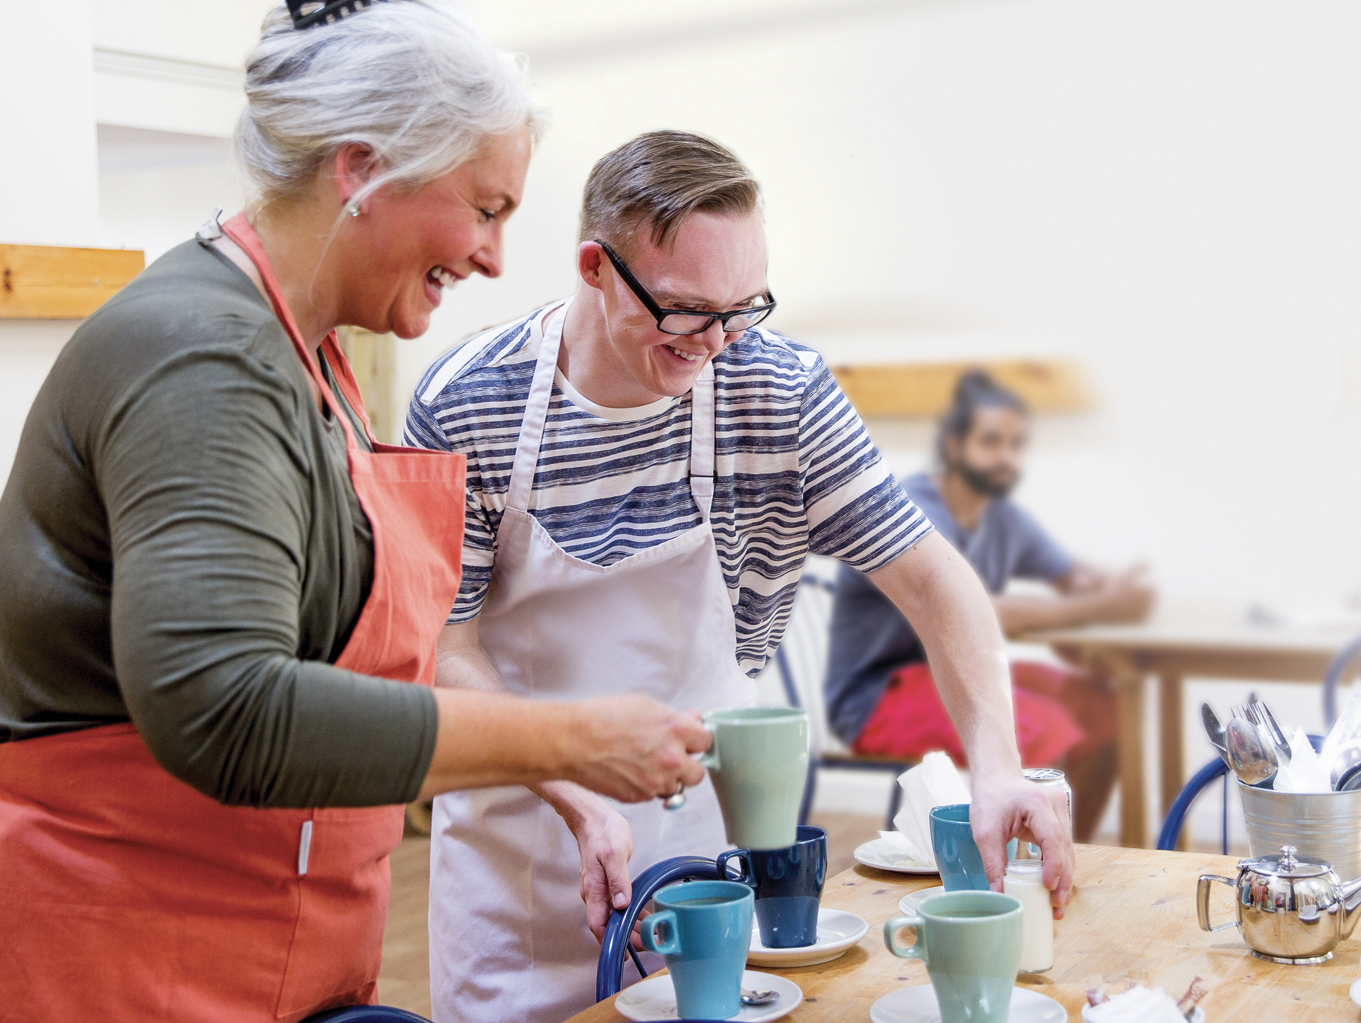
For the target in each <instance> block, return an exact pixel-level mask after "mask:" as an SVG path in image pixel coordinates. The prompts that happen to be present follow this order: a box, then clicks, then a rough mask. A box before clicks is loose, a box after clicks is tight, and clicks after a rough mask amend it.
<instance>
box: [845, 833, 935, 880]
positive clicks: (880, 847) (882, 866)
mask: <svg viewBox="0 0 1361 1023" xmlns="http://www.w3.org/2000/svg"><path fill="white" fill-rule="evenodd" d="M855 862H856V863H861V864H864V865H865V866H867V867H873V868H874V869H875V870H892V871H894V872H895V873H898V874H938V873H940V871H938V870H937V869H936V868H935V867H933V866H930V865H929V864H926V863H918V862H917V861H916V860H909V859H906V858H905V857H902V856H900V855H898V854H897V853H895V852H894V851H893V847H892V846H891V845H889V844H888V843H887V842H885V841H884V840H883V839H882V838H876V839H873V840H871V841H869V842H866V843H865V844H864V845H861V846H859V847H857V848H856V850H855Z"/></svg>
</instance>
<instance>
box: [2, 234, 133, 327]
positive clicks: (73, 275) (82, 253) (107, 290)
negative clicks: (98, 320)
mask: <svg viewBox="0 0 1361 1023" xmlns="http://www.w3.org/2000/svg"><path fill="white" fill-rule="evenodd" d="M145 265H146V259H145V257H144V255H143V253H142V252H140V251H138V250H135V249H68V248H62V247H59V246H55V245H4V244H0V319H9V320H14V319H27V320H81V319H84V318H85V317H86V316H89V315H90V314H91V313H92V312H94V311H95V310H96V309H98V308H99V307H100V306H101V305H103V304H104V303H105V302H107V301H108V300H109V299H110V298H111V297H112V296H113V295H114V294H115V293H116V292H117V291H118V290H119V289H120V288H122V287H123V285H125V284H127V283H128V282H129V281H131V280H132V279H133V278H134V277H136V276H137V275H138V274H139V273H141V272H142V268H143V267H144V266H145Z"/></svg>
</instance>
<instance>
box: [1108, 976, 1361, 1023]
mask: <svg viewBox="0 0 1361 1023" xmlns="http://www.w3.org/2000/svg"><path fill="white" fill-rule="evenodd" d="M1356 984H1361V980H1358V981H1357V982H1356ZM1356 984H1353V985H1352V987H1353V988H1354V987H1356ZM1352 1001H1354V1002H1355V1001H1356V995H1352ZM1357 1004H1358V1005H1361V1002H1357ZM1090 1008H1091V1006H1090V1005H1084V1006H1083V1007H1082V1018H1083V1020H1084V1021H1085V1020H1089V1019H1091V1017H1090V1016H1088V1015H1087V1010H1088V1009H1090ZM1186 1023H1205V1010H1204V1009H1202V1008H1201V1007H1200V1006H1199V1005H1197V1006H1196V1007H1195V1008H1194V1009H1192V1010H1191V1018H1190V1019H1188V1020H1187V1021H1186Z"/></svg>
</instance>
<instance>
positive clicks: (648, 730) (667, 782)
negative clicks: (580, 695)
mask: <svg viewBox="0 0 1361 1023" xmlns="http://www.w3.org/2000/svg"><path fill="white" fill-rule="evenodd" d="M570 709H571V710H572V711H573V712H574V713H575V716H576V718H577V722H576V723H575V725H574V726H573V727H571V728H570V729H568V730H565V731H564V732H562V733H561V734H560V741H561V742H562V743H563V749H562V750H561V755H562V756H563V757H564V760H565V762H566V764H567V766H568V770H569V772H570V773H568V774H567V775H566V777H568V778H569V779H570V780H571V781H575V782H577V783H578V784H579V785H583V786H585V787H586V788H588V789H592V790H594V791H596V792H600V793H603V794H604V795H607V796H610V797H612V798H614V799H618V800H620V801H622V802H626V803H638V802H642V801H643V800H646V799H653V798H656V797H666V796H670V795H673V794H674V793H675V792H676V791H677V790H678V789H679V788H680V786H682V785H685V786H686V787H689V786H693V785H698V784H699V783H700V782H702V781H703V780H704V768H703V767H701V766H700V764H699V763H698V762H697V761H696V760H695V759H694V757H693V756H691V754H694V753H703V752H704V751H706V750H707V749H708V748H709V747H710V745H712V743H713V736H712V735H710V734H709V732H708V731H707V730H705V728H704V726H703V725H701V724H700V722H699V717H698V715H697V714H684V713H681V712H680V711H676V710H672V709H671V708H670V707H668V706H666V705H665V704H663V703H659V702H658V701H656V700H654V699H651V698H650V697H647V696H636V695H619V696H606V697H598V698H596V699H593V700H583V701H581V702H580V703H574V704H571V705H570Z"/></svg>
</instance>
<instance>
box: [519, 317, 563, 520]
mask: <svg viewBox="0 0 1361 1023" xmlns="http://www.w3.org/2000/svg"><path fill="white" fill-rule="evenodd" d="M569 304H570V303H563V305H562V306H560V307H559V308H560V310H561V312H560V315H557V316H554V315H553V312H552V311H550V312H548V313H546V314H545V315H544V317H543V319H542V320H541V321H540V323H539V329H540V330H541V331H542V334H543V340H542V341H541V342H540V344H539V361H538V362H537V363H536V364H535V366H534V380H533V382H532V383H531V384H530V385H529V397H528V398H526V399H525V417H524V420H523V421H522V423H521V425H520V440H519V443H518V444H517V445H516V446H515V464H514V465H513V466H512V467H511V470H510V487H509V489H508V491H507V493H506V507H507V508H514V509H515V510H516V511H528V510H529V498H530V495H531V494H532V493H533V490H534V473H535V470H537V469H538V466H539V447H540V445H541V444H542V443H543V428H544V424H545V423H547V422H548V400H549V398H551V397H552V396H553V375H554V374H555V373H557V371H558V349H559V347H560V346H561V345H562V324H563V321H564V320H566V319H567V307H568V305H569ZM550 319H551V320H552V321H553V322H552V324H551V325H550V324H549V320H550ZM531 329H532V328H531Z"/></svg>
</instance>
